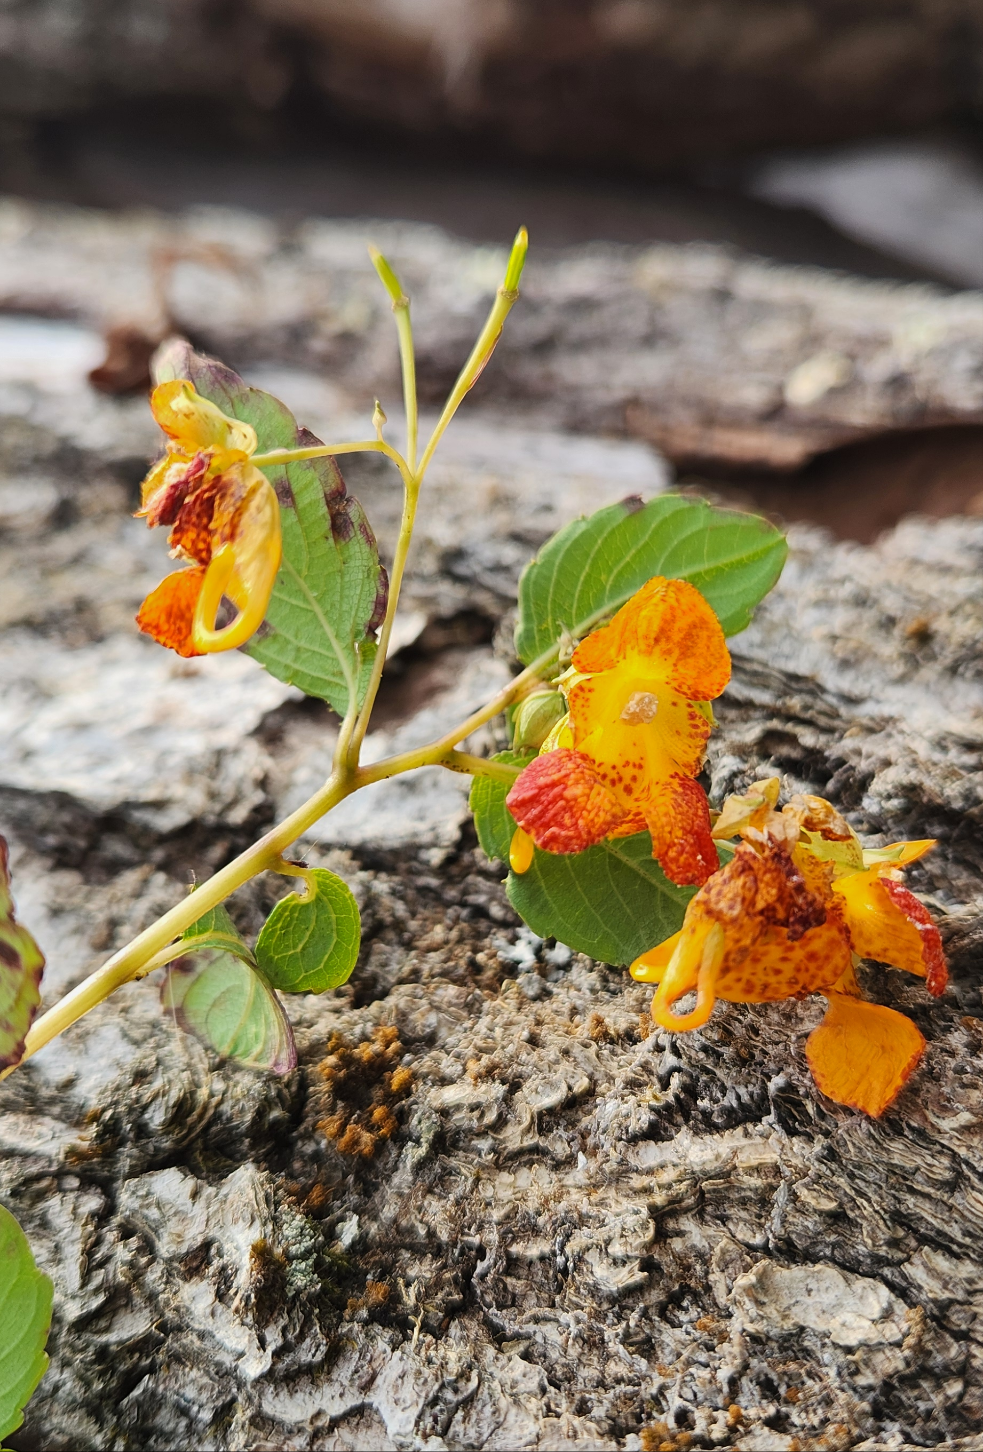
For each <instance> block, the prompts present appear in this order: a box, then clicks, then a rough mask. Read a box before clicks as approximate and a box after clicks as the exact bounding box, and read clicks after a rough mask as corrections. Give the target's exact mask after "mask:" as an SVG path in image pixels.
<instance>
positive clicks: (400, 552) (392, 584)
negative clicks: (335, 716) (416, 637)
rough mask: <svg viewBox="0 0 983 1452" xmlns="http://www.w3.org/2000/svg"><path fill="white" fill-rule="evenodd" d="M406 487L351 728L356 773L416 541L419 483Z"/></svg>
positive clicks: (350, 764) (407, 481) (349, 763)
mask: <svg viewBox="0 0 983 1452" xmlns="http://www.w3.org/2000/svg"><path fill="white" fill-rule="evenodd" d="M404 484H405V488H404V491H403V517H402V519H401V520H400V523H399V539H398V540H397V541H396V551H395V554H394V555H393V567H392V572H391V573H390V576H389V600H388V602H387V604H386V618H385V620H383V622H382V629H381V630H380V631H379V648H378V650H377V651H376V655H375V660H374V661H373V662H372V674H371V676H370V677H369V684H368V688H367V689H366V692H365V700H364V702H363V704H362V709H361V710H360V711H359V713H358V719H357V720H356V722H355V725H354V727H353V728H352V732H351V736H350V739H349V742H348V752H347V756H346V763H347V766H348V769H349V770H350V771H353V770H354V769H355V767H356V766H357V765H358V755H359V752H360V751H361V749H362V742H363V740H364V739H365V733H366V731H367V730H368V726H369V717H370V716H371V715H372V707H373V706H374V705H375V698H376V696H377V695H378V693H379V685H380V682H381V681H382V672H383V669H384V667H385V664H386V656H387V654H388V653H389V641H390V639H391V637H392V633H393V625H394V624H395V622H396V607H397V605H398V604H399V592H400V588H401V586H402V583H403V573H404V571H405V569H406V558H407V555H408V554H409V552H410V542H411V540H412V538H413V524H414V521H415V519H416V506H417V502H418V500H419V498H420V481H419V479H412V478H411V479H405V480H404Z"/></svg>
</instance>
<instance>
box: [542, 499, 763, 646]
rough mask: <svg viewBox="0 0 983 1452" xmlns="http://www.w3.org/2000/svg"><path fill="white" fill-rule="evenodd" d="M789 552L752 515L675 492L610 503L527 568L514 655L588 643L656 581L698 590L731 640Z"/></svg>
mask: <svg viewBox="0 0 983 1452" xmlns="http://www.w3.org/2000/svg"><path fill="white" fill-rule="evenodd" d="M787 552H788V551H787V546H786V543H785V539H784V537H783V536H782V535H781V533H780V532H779V531H778V530H777V529H775V527H774V526H773V525H771V524H769V523H768V521H767V520H765V519H761V518H759V517H758V516H757V515H754V514H742V513H740V512H739V511H738V510H733V509H715V508H713V507H712V506H711V505H709V504H706V503H704V502H703V501H702V500H694V499H684V498H682V497H681V496H680V495H678V494H661V495H659V496H658V497H657V498H655V499H651V500H649V502H648V503H647V504H642V502H641V501H640V500H630V499H626V500H624V501H623V502H622V503H621V504H611V505H609V506H607V508H605V509H600V510H598V511H597V513H596V514H592V515H590V516H589V517H588V518H581V519H576V520H574V521H573V523H572V524H568V525H567V526H566V527H565V528H564V529H561V530H560V532H559V533H558V534H555V535H554V536H553V538H552V539H551V540H549V541H548V543H547V544H545V545H544V546H543V547H542V549H541V550H540V551H539V553H538V554H537V555H536V558H535V559H534V560H533V561H532V562H531V563H530V564H529V565H527V566H526V569H525V571H524V572H523V575H522V578H521V580H520V582H519V620H518V624H517V626H516V632H515V648H516V653H517V655H518V656H519V659H520V660H521V661H523V662H524V663H525V664H526V665H528V664H530V662H532V661H533V660H535V659H536V658H537V656H540V655H542V654H543V653H544V652H546V651H548V650H550V648H551V647H552V646H554V645H556V644H557V642H558V641H561V640H564V639H569V640H572V641H576V640H579V639H581V638H582V637H583V636H584V635H586V634H588V633H589V632H590V631H591V630H594V629H595V628H596V627H597V626H598V625H600V624H601V623H602V622H603V621H604V620H606V619H607V618H609V617H610V616H611V615H613V614H614V612H615V611H616V610H617V609H619V608H620V606H622V605H623V604H624V603H625V601H626V600H629V599H630V598H631V596H632V595H634V593H635V591H636V590H639V589H641V587H642V586H643V585H644V584H645V583H646V581H647V580H650V579H652V577H653V576H654V575H665V576H666V577H667V578H669V579H678V580H688V581H689V582H690V584H692V585H695V586H696V588H697V589H698V590H699V591H700V593H701V594H702V595H703V596H704V597H705V598H706V600H707V601H708V602H709V604H710V606H711V607H712V609H713V610H714V611H715V613H716V615H717V617H718V619H719V620H720V624H721V625H722V627H723V630H724V634H725V635H734V634H736V633H737V632H738V631H739V630H743V629H744V628H745V626H746V625H748V624H749V622H750V620H751V616H752V614H753V612H754V608H755V606H756V605H757V604H758V603H759V602H760V601H761V600H762V599H763V598H764V596H765V595H767V593H768V591H769V590H770V589H771V588H772V586H773V585H774V584H775V581H776V580H777V579H778V577H779V575H780V574H781V572H782V566H783V565H784V563H785V556H786V554H787ZM562 663H563V664H566V662H562Z"/></svg>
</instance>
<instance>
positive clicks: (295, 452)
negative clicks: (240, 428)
mask: <svg viewBox="0 0 983 1452" xmlns="http://www.w3.org/2000/svg"><path fill="white" fill-rule="evenodd" d="M387 447H388V445H387V444H384V443H382V442H381V440H379V439H358V440H357V441H356V442H355V443H350V444H312V445H311V446H310V448H306V449H271V450H270V452H269V453H268V454H253V456H252V458H251V459H250V461H249V462H250V463H251V464H255V465H256V467H257V469H272V468H273V467H274V465H276V464H296V463H297V462H298V461H299V460H301V459H323V458H325V457H326V456H327V455H329V454H367V453H372V452H373V451H374V452H376V453H384V452H385V450H386V449H387Z"/></svg>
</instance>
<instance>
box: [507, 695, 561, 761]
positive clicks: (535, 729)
mask: <svg viewBox="0 0 983 1452" xmlns="http://www.w3.org/2000/svg"><path fill="white" fill-rule="evenodd" d="M566 710H567V703H566V701H565V700H564V699H563V696H562V695H561V694H560V692H559V691H533V693H532V694H531V695H529V696H526V698H525V700H523V701H520V702H519V704H518V706H517V707H516V708H515V715H514V717H513V718H512V725H513V728H514V733H515V734H514V736H513V739H512V745H513V746H514V747H515V749H516V750H518V751H521V750H522V749H523V748H524V747H526V748H533V749H534V750H536V751H538V750H539V748H540V747H541V746H542V744H543V742H544V741H545V740H546V738H547V736H548V735H549V734H550V732H551V731H552V729H553V727H554V726H555V725H556V723H557V721H559V720H560V718H561V717H562V716H565V715H566Z"/></svg>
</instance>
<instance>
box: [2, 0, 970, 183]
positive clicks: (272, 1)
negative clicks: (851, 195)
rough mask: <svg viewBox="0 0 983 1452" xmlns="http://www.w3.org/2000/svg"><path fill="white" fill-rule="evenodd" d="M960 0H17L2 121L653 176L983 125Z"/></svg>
mask: <svg viewBox="0 0 983 1452" xmlns="http://www.w3.org/2000/svg"><path fill="white" fill-rule="evenodd" d="M981 52H983V27H981V21H980V13H979V8H978V6H977V5H976V4H975V3H974V0H895V3H893V4H892V5H890V6H884V5H883V4H879V3H875V0H862V3H861V0H854V3H852V4H850V5H843V4H836V3H831V0H758V3H756V4H755V5H748V4H742V3H739V0H701V3H699V4H693V3H691V0H661V3H659V0H625V3H621V4H616V5H612V4H610V3H605V0H578V3H577V4H570V3H566V4H543V3H542V0H480V3H475V0H440V3H431V4H430V5H426V6H420V5H417V6H402V7H399V6H393V5H391V4H387V3H384V0H357V3H353V0H252V3H250V4H247V5H239V6H236V7H234V8H233V9H231V10H230V9H229V8H228V7H222V6H215V5H212V4H208V3H205V0H180V3H179V0H167V3H160V0H155V3H153V4H148V3H147V0H126V3H125V4H114V5H105V4H97V3H92V0H89V3H80V0H70V3H69V0H45V3H44V4H42V5H39V4H37V3H36V0H30V3H28V0H19V3H18V0H15V3H14V4H13V5H8V6H7V7H5V16H4V25H3V30H2V31H0V81H2V86H0V95H2V98H3V99H2V110H3V112H4V113H6V115H7V116H8V117H9V116H15V117H21V118H50V117H63V116H66V115H67V116H70V115H73V114H76V113H78V112H79V111H83V110H86V109H100V108H101V109H104V108H105V107H106V106H107V105H112V104H113V103H116V104H119V103H121V102H122V103H126V102H130V103H133V102H138V103H143V104H144V105H147V104H151V105H152V104H153V103H154V102H157V103H159V104H160V103H162V104H163V105H168V104H170V105H172V106H173V105H180V104H182V103H184V104H186V103H187V101H188V100H189V99H199V100H203V101H206V102H207V103H208V104H209V106H210V107H211V108H212V109H211V114H212V115H213V116H214V115H215V113H216V110H218V111H219V112H220V111H221V110H222V109H223V108H224V109H225V110H226V112H227V113H228V112H232V113H233V114H235V113H237V112H241V111H242V110H243V109H252V110H253V111H259V112H262V111H274V112H275V111H276V110H277V109H278V108H280V107H282V106H283V105H284V104H285V102H286V100H287V98H288V97H289V96H290V95H291V93H294V94H296V93H297V92H298V91H300V92H301V93H303V94H306V95H307V96H308V97H311V96H313V97H314V98H317V99H319V100H320V101H321V102H322V105H326V107H327V108H328V113H329V115H331V116H332V117H333V118H337V119H340V120H341V121H343V122H345V121H347V122H348V123H354V124H356V125H359V126H363V127H364V126H365V125H366V124H368V125H369V126H371V127H374V128H376V129H380V128H389V129H390V131H392V130H395V131H396V132H397V133H398V132H399V131H402V132H403V133H404V135H410V136H419V135H420V134H424V135H428V136H431V137H435V138H438V139H440V140H442V141H443V142H444V143H450V144H454V143H456V142H457V143H459V142H464V143H465V144H466V145H467V146H468V147H469V148H470V149H471V150H473V149H474V147H475V144H476V143H477V144H479V145H484V146H485V147H486V148H488V149H489V150H490V151H492V152H493V153H494V154H495V155H501V153H502V151H503V150H505V151H507V152H511V153H512V154H519V155H524V156H527V157H536V158H540V159H550V160H554V161H557V160H559V161H565V162H574V163H575V164H578V165H583V164H584V163H585V162H586V163H589V164H595V165H598V164H599V165H603V166H607V167H615V168H616V169H618V170H621V171H624V170H627V169H632V170H635V171H639V172H643V173H644V172H649V173H651V172H652V171H654V170H658V169H659V168H665V167H666V166H678V165H679V164H686V163H692V162H694V161H696V162H704V161H705V160H706V158H707V157H708V156H725V155H732V154H734V153H740V152H747V151H748V150H752V149H755V148H761V147H767V146H788V145H796V144H800V145H801V144H812V143H816V142H823V141H836V140H842V139H844V138H850V137H854V136H858V135H870V134H872V133H874V134H877V133H883V132H885V131H890V130H894V129H899V128H906V127H911V126H924V125H930V124H932V123H933V122H937V121H939V120H943V119H945V118H958V119H962V118H963V117H964V116H965V115H966V114H967V113H969V114H972V113H973V112H975V113H977V114H978V112H979V108H980V104H981V97H980V91H979V64H980V56H981Z"/></svg>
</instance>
